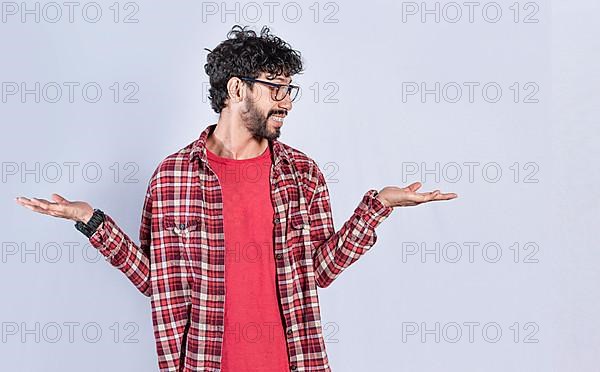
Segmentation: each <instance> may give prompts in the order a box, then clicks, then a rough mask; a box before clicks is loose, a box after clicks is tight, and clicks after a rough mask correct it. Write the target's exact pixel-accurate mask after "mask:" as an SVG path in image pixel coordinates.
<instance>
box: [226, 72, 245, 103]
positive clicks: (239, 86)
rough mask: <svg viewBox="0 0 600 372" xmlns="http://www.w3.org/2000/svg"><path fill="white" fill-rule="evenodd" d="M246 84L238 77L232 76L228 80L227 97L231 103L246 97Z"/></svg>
mask: <svg viewBox="0 0 600 372" xmlns="http://www.w3.org/2000/svg"><path fill="white" fill-rule="evenodd" d="M245 93H246V92H245V90H244V84H243V83H242V80H240V79H239V78H237V77H235V76H234V77H232V78H230V79H229V81H228V82H227V97H228V99H229V102H230V103H235V102H241V101H242V100H243V99H244V94H245Z"/></svg>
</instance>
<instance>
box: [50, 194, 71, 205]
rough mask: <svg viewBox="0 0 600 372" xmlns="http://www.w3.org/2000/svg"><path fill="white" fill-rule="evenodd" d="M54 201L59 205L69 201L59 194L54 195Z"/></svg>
mask: <svg viewBox="0 0 600 372" xmlns="http://www.w3.org/2000/svg"><path fill="white" fill-rule="evenodd" d="M52 200H54V201H55V202H58V203H66V202H68V200H67V199H65V198H63V197H62V196H60V195H58V194H52Z"/></svg>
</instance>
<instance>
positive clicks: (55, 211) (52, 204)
mask: <svg viewBox="0 0 600 372" xmlns="http://www.w3.org/2000/svg"><path fill="white" fill-rule="evenodd" d="M52 200H53V201H48V200H45V199H38V198H26V197H24V196H18V197H17V198H16V201H17V203H18V204H20V205H22V206H24V207H26V208H29V209H31V210H32V211H34V212H38V213H43V214H47V215H50V216H54V217H60V218H65V219H67V220H73V221H81V222H83V223H87V222H88V221H89V220H90V218H92V215H93V214H94V208H92V206H91V205H89V204H88V203H86V202H83V201H72V202H71V201H68V200H67V199H65V198H63V197H62V196H60V195H58V194H52Z"/></svg>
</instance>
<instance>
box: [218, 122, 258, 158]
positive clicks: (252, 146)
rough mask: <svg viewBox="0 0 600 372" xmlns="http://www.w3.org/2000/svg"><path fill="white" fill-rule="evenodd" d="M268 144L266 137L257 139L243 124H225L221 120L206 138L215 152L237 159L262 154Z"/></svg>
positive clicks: (224, 156)
mask: <svg viewBox="0 0 600 372" xmlns="http://www.w3.org/2000/svg"><path fill="white" fill-rule="evenodd" d="M268 145H269V143H268V141H267V139H266V138H262V139H260V140H257V139H255V138H254V137H253V136H252V134H250V132H249V131H248V130H247V129H246V128H245V127H244V126H243V124H241V123H239V124H237V125H235V124H233V123H229V124H225V123H223V122H221V121H219V122H217V126H216V128H215V129H214V130H213V131H212V133H210V134H209V136H208V138H207V140H206V148H207V149H208V150H210V151H211V152H212V153H213V154H215V155H217V156H220V157H223V158H229V159H235V160H243V159H251V158H255V157H257V156H260V155H261V154H262V153H263V152H264V151H265V150H266V148H267V146H268Z"/></svg>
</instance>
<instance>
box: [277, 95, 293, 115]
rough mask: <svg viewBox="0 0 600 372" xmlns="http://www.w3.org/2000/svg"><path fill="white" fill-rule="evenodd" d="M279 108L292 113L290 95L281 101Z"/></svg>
mask: <svg viewBox="0 0 600 372" xmlns="http://www.w3.org/2000/svg"><path fill="white" fill-rule="evenodd" d="M277 106H279V107H280V108H282V109H286V110H288V111H290V110H291V109H292V99H291V97H290V95H289V94H286V95H285V97H283V99H282V100H281V101H279V104H278V105H277Z"/></svg>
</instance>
